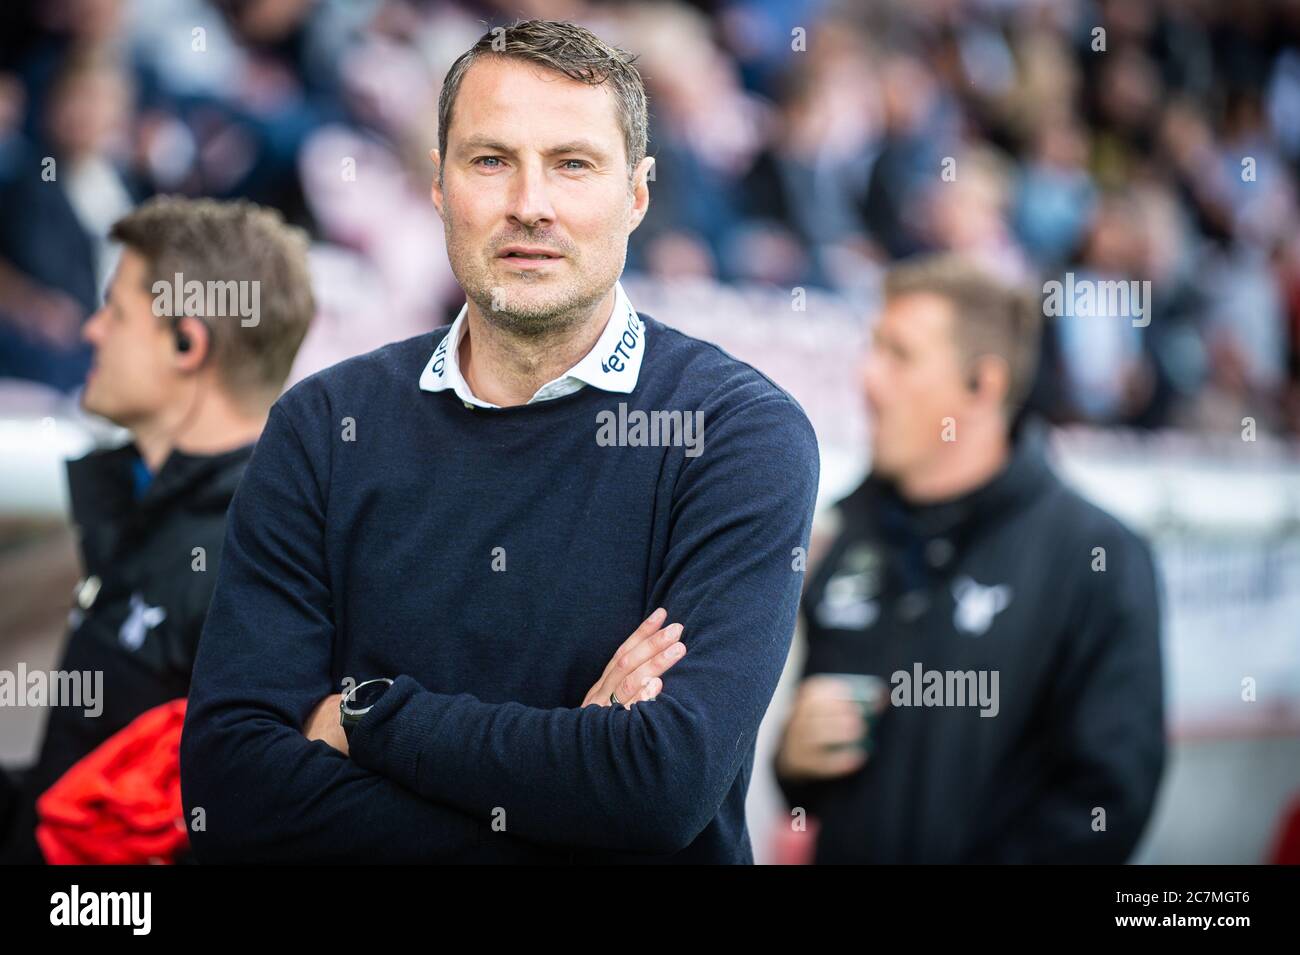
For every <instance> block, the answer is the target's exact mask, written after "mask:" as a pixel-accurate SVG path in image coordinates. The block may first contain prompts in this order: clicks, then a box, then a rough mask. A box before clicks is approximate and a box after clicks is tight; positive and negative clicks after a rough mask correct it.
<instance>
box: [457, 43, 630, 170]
mask: <svg viewBox="0 0 1300 955" xmlns="http://www.w3.org/2000/svg"><path fill="white" fill-rule="evenodd" d="M483 56H501V57H508V58H511V59H517V60H525V61H527V62H529V63H536V64H537V65H539V66H541V67H544V68H545V69H548V70H554V71H555V72H557V73H562V74H564V75H565V76H567V77H569V79H573V80H578V81H579V82H581V83H586V84H587V85H589V86H600V85H601V84H603V83H606V82H607V83H609V84H610V89H611V90H612V92H613V94H614V102H615V105H616V106H617V108H618V122H619V126H620V127H621V128H622V130H623V144H624V146H625V148H626V152H627V168H628V175H629V176H631V175H632V174H633V173H634V172H635V170H636V167H637V166H638V165H639V164H640V162H641V160H642V159H644V158H645V154H646V145H647V140H648V138H649V125H650V120H649V107H648V106H647V104H646V95H645V84H644V83H643V82H642V81H641V74H640V73H639V72H637V68H636V66H634V65H633V64H634V63H635V62H636V57H635V56H633V55H632V54H630V53H628V52H627V51H626V50H620V49H619V48H618V47H614V46H610V45H609V44H608V43H606V42H605V41H604V40H602V39H601V38H600V37H598V36H596V34H594V33H592V32H591V31H590V30H588V29H587V28H586V27H580V26H578V25H577V24H576V23H566V22H564V21H561V20H520V21H517V22H516V23H515V25H514V26H511V27H493V28H492V29H491V30H489V31H488V32H487V33H484V34H483V35H482V36H481V37H479V38H478V41H477V42H476V43H475V44H474V45H473V46H472V47H470V48H469V49H468V50H466V51H465V52H464V53H462V54H461V55H460V57H458V58H457V60H456V62H455V63H453V64H452V65H451V69H449V70H448V71H447V76H446V79H444V80H443V81H442V92H441V93H440V94H439V96H438V155H439V156H441V157H442V159H443V161H442V163H440V164H439V167H438V175H439V176H441V175H442V169H443V167H444V166H445V165H446V157H447V131H448V130H450V129H451V116H452V109H453V107H454V106H455V105H456V94H457V92H459V90H460V84H461V81H462V80H463V79H464V78H465V73H466V72H467V71H468V70H469V68H470V67H471V66H473V65H474V62H475V61H476V60H478V59H479V58H480V57H483Z"/></svg>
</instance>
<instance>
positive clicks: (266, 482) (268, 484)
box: [180, 396, 479, 862]
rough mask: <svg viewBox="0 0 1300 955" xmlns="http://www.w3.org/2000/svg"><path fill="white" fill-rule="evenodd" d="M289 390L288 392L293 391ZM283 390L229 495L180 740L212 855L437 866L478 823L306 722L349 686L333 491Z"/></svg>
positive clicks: (471, 840)
mask: <svg viewBox="0 0 1300 955" xmlns="http://www.w3.org/2000/svg"><path fill="white" fill-rule="evenodd" d="M288 397H289V396H286V398H288ZM285 401H286V399H281V401H280V402H278V403H277V404H276V405H275V406H273V408H272V409H271V413H270V416H269V418H268V421H267V424H266V428H265V430H264V432H263V434H262V437H261V439H260V440H259V442H258V444H257V447H256V449H255V450H254V452H253V456H252V459H251V460H250V462H249V465H248V468H247V470H246V471H245V473H244V477H243V480H242V482H241V483H240V486H239V489H238V490H237V491H236V493H235V497H234V499H233V501H232V502H231V506H230V511H229V515H228V518H227V524H226V541H225V547H224V553H223V555H222V560H221V564H220V567H219V570H218V581H217V587H216V590H215V592H214V594H213V598H212V603H211V606H210V609H209V613H208V616H207V621H206V623H205V625H204V629H203V634H202V637H201V639H200V642H199V650H198V654H197V658H196V660H195V665H194V673H193V678H192V683H191V690H190V696H189V704H188V709H187V712H186V717H185V727H184V732H183V735H182V740H181V754H180V756H181V789H182V802H183V804H184V807H185V813H186V818H187V819H188V820H189V822H190V830H191V832H190V841H191V843H192V845H193V848H194V851H195V855H196V857H197V858H198V859H199V860H200V861H201V862H283V861H294V862H306V861H318V862H338V861H352V862H356V861H367V862H432V861H441V860H445V859H449V858H451V857H452V856H453V855H454V854H455V853H457V852H459V851H460V850H462V849H466V848H473V847H474V846H475V845H476V844H477V842H478V839H479V826H478V823H477V822H476V821H475V820H473V819H471V818H470V817H468V816H467V815H465V814H464V813H462V812H459V811H457V810H455V809H453V808H450V807H446V806H439V805H436V804H434V803H432V802H429V801H427V800H425V799H422V798H420V797H419V796H417V795H416V794H414V793H412V792H410V791H408V790H405V789H403V788H401V787H400V786H399V785H398V784H397V783H395V782H394V781H392V780H390V779H387V778H384V777H383V776H380V775H377V774H375V773H373V772H370V771H368V770H366V769H363V768H362V767H360V766H358V765H357V764H356V763H355V762H353V761H352V760H350V759H348V758H347V757H345V756H343V755H342V754H341V753H339V752H337V751H336V750H334V749H333V748H331V747H330V746H329V745H328V744H326V743H325V742H323V741H320V740H315V741H311V740H308V739H307V738H306V737H304V736H303V735H302V729H301V728H302V726H303V724H304V723H305V721H306V719H307V717H308V715H309V714H310V712H311V710H312V709H313V708H314V707H315V706H316V705H317V704H318V703H319V702H320V701H321V700H322V699H324V698H325V697H326V696H329V695H330V694H332V693H336V692H338V686H337V684H336V683H335V682H334V681H333V680H332V679H331V656H332V645H333V637H334V623H333V611H332V607H331V599H330V591H329V586H328V575H327V571H326V567H325V559H324V541H323V535H324V520H325V506H326V499H327V493H326V492H327V488H326V487H325V486H323V484H322V483H321V482H320V480H319V477H318V475H319V474H322V473H328V469H327V467H323V466H319V467H318V466H316V462H314V461H313V460H312V459H311V457H310V456H309V455H308V453H307V452H306V450H305V448H304V446H303V444H302V442H301V441H300V440H299V438H298V435H297V432H296V431H295V429H294V427H293V425H292V423H291V421H290V419H289V414H288V413H287V412H286V411H285V407H284V406H285Z"/></svg>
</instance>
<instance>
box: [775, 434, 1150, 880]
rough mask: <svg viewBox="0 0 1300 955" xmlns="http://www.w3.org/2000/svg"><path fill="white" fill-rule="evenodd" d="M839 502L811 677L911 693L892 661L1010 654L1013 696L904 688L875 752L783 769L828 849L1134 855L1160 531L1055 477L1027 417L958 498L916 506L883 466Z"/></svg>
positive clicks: (789, 793) (816, 581)
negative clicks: (1155, 539) (1129, 521)
mask: <svg viewBox="0 0 1300 955" xmlns="http://www.w3.org/2000/svg"><path fill="white" fill-rule="evenodd" d="M838 510H839V514H840V516H841V518H842V524H841V529H840V531H839V534H838V537H837V539H836V540H835V542H834V544H833V545H832V546H831V549H830V551H829V552H828V554H827V556H826V558H825V559H824V561H822V563H821V564H820V565H819V566H818V567H817V568H815V570H814V572H813V574H812V576H811V578H810V580H809V585H808V589H807V591H806V593H805V597H804V604H803V608H802V614H803V616H804V620H805V623H806V627H807V633H808V657H807V661H806V663H805V672H804V675H805V676H807V675H809V674H814V673H835V672H841V673H866V674H875V675H877V676H879V677H882V678H883V679H885V680H886V681H889V685H888V686H887V689H888V690H889V691H890V692H891V693H893V694H896V695H897V698H898V699H904V697H903V694H904V692H906V691H909V689H910V687H909V686H908V684H907V683H904V681H903V680H901V679H898V680H895V679H894V674H895V673H897V672H899V671H903V672H905V673H906V674H907V675H908V677H909V678H914V677H915V676H916V664H920V665H921V672H922V674H924V673H925V671H931V670H933V671H954V672H972V671H973V672H974V673H976V674H978V673H979V671H985V672H986V673H987V674H991V673H992V672H993V671H996V672H997V676H998V682H997V688H998V694H997V696H998V706H997V709H996V715H994V716H981V715H980V707H979V706H969V705H968V706H953V705H947V706H934V707H931V706H907V707H905V706H899V705H895V704H894V703H893V702H892V701H891V705H890V706H889V707H888V708H887V709H886V710H885V711H884V713H883V715H882V716H881V718H880V719H879V721H878V723H877V724H876V726H875V730H874V732H873V737H872V745H871V755H870V756H869V758H868V760H867V762H866V764H865V765H864V766H863V768H862V769H860V770H858V771H857V772H855V773H853V774H851V775H849V776H845V777H841V778H839V779H836V780H829V781H819V782H813V783H808V782H801V783H792V782H791V781H789V780H779V782H780V784H781V787H782V789H783V791H784V793H785V795H786V798H787V800H788V801H789V802H790V804H791V805H792V806H802V807H804V808H805V809H806V810H807V812H808V814H809V815H811V816H815V817H817V818H818V819H819V821H820V824H821V827H820V836H819V838H818V848H817V855H816V859H817V861H818V862H825V863H832V862H1122V861H1124V860H1125V859H1126V858H1127V857H1128V856H1129V855H1130V854H1131V853H1132V851H1133V848H1134V846H1135V844H1136V843H1137V841H1138V838H1139V836H1140V835H1141V833H1142V830H1143V827H1144V825H1145V823H1146V821H1147V818H1148V816H1149V814H1150V812H1151V807H1152V803H1153V801H1154V798H1155V793H1156V788H1157V784H1158V782H1159V779H1160V775H1161V771H1162V769H1163V764H1164V758H1165V738H1164V726H1163V690H1162V680H1161V659H1160V611H1159V600H1158V593H1157V583H1156V576H1155V570H1154V566H1153V562H1152V558H1151V553H1150V551H1149V549H1148V547H1147V546H1146V544H1145V543H1143V542H1142V541H1141V540H1140V539H1139V538H1138V537H1137V536H1135V535H1134V534H1133V533H1132V532H1131V531H1129V530H1128V529H1126V528H1125V527H1124V526H1123V525H1121V524H1120V523H1119V522H1118V521H1116V520H1115V519H1114V518H1112V517H1111V516H1109V515H1108V514H1106V513H1105V512H1103V511H1102V510H1100V509H1098V508H1097V507H1095V506H1093V505H1092V504H1089V503H1087V502H1086V501H1084V500H1083V499H1082V498H1081V497H1080V496H1078V495H1077V494H1075V493H1074V492H1073V491H1071V490H1069V489H1067V488H1066V487H1065V486H1064V485H1063V484H1062V483H1061V482H1060V480H1059V479H1058V478H1057V477H1056V476H1055V475H1054V474H1053V473H1052V471H1051V470H1050V468H1049V467H1048V464H1047V461H1046V458H1045V455H1044V436H1043V433H1042V431H1041V429H1040V428H1039V427H1037V426H1036V425H1034V424H1033V423H1032V422H1031V423H1030V424H1029V425H1027V426H1026V427H1024V428H1022V429H1020V430H1019V431H1018V433H1017V436H1016V439H1015V441H1014V449H1013V453H1012V458H1011V461H1010V462H1009V464H1008V466H1007V467H1006V468H1005V469H1004V470H1003V472H1002V473H1001V474H1000V475H998V476H997V477H996V478H994V479H993V480H992V481H990V482H989V483H988V484H986V485H985V486H983V487H981V488H979V489H977V490H975V491H973V492H971V493H970V494H967V495H965V496H963V497H961V498H959V499H957V500H955V501H951V502H945V503H942V504H938V505H928V506H919V507H918V506H909V505H908V504H907V503H905V502H904V501H903V500H902V499H901V498H900V497H899V496H898V495H897V493H896V492H895V491H894V489H893V488H892V487H891V486H890V485H889V484H888V483H887V482H884V481H882V480H879V479H877V478H873V477H868V479H867V480H866V481H865V482H864V483H863V484H862V485H861V486H860V487H859V488H858V489H857V490H856V491H854V492H853V493H852V494H851V495H850V496H849V497H848V498H846V499H845V500H844V501H842V502H840V504H839V506H838ZM1097 548H1102V549H1103V550H1097ZM1103 558H1104V568H1105V569H1104V570H1101V569H1100V568H1101V567H1102V566H1103V564H1102V563H1101V561H1102V559H1103ZM1094 568H1097V569H1094ZM908 682H909V683H910V682H916V681H915V680H914V679H909V681H908ZM968 685H969V684H968ZM986 686H987V687H991V686H992V679H991V676H990V677H989V678H988V681H987V683H986ZM905 699H907V700H908V701H913V702H914V701H915V697H914V696H912V695H911V694H910V693H909V694H908V695H907V696H906V697H905ZM948 702H950V703H951V702H952V700H951V699H949V701H948ZM985 709H986V710H988V711H989V712H993V708H992V707H985ZM1099 809H1100V810H1104V816H1103V815H1102V814H1101V813H1100V812H1098V811H1097V810H1099ZM1103 822H1104V826H1105V828H1104V831H1102V830H1101V829H1100V826H1101V825H1102V823H1103Z"/></svg>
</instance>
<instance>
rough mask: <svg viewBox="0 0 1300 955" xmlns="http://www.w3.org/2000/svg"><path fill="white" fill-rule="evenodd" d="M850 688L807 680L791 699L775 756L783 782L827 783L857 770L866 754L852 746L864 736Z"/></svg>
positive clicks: (827, 679)
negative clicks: (806, 780)
mask: <svg viewBox="0 0 1300 955" xmlns="http://www.w3.org/2000/svg"><path fill="white" fill-rule="evenodd" d="M850 691H851V688H850V687H848V686H846V685H845V684H844V682H843V681H841V680H836V679H835V678H834V677H829V676H810V677H808V679H806V680H804V681H803V683H802V684H800V686H799V690H798V692H797V693H796V694H795V699H794V707H793V710H792V712H791V714H790V722H789V723H787V724H786V728H785V735H784V736H783V737H782V739H781V749H780V751H779V752H778V753H777V758H776V769H777V772H778V773H780V774H781V775H782V776H783V777H785V778H786V779H790V780H797V779H833V778H834V777H836V776H847V775H848V774H849V773H851V772H854V771H855V770H858V769H861V768H862V765H863V763H865V762H866V761H867V755H866V753H865V752H864V751H863V750H862V749H861V748H860V747H859V746H856V745H853V744H855V743H858V742H859V741H861V740H862V738H863V736H864V735H866V732H867V724H866V721H865V720H864V719H863V718H862V710H861V708H860V707H859V705H858V704H857V703H855V702H854V701H853V700H852V699H851V695H850Z"/></svg>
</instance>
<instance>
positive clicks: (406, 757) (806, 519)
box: [351, 393, 818, 853]
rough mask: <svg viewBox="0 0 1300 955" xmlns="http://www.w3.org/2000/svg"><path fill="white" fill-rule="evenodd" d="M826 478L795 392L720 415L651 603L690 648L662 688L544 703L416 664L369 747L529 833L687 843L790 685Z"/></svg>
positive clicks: (637, 845)
mask: <svg viewBox="0 0 1300 955" xmlns="http://www.w3.org/2000/svg"><path fill="white" fill-rule="evenodd" d="M817 479H818V455H817V442H816V437H815V436H814V434H813V431H812V427H811V426H810V425H809V423H808V420H807V418H806V417H805V416H804V414H803V412H802V411H801V410H800V409H799V407H798V406H797V405H796V404H794V402H793V401H791V400H790V399H789V398H787V397H785V396H784V395H780V394H772V393H768V394H766V395H764V396H762V397H756V398H754V399H751V400H749V401H747V402H745V403H743V404H740V405H738V406H736V407H734V408H733V409H729V411H728V413H727V414H725V415H723V416H721V417H720V420H719V421H717V422H716V423H715V422H712V421H709V420H708V419H707V417H706V419H705V444H704V448H703V452H702V453H701V454H700V455H699V456H698V457H694V458H686V459H685V463H684V464H683V465H682V467H681V470H680V472H679V473H678V476H677V482H676V486H675V489H674V493H673V498H672V513H671V517H670V525H671V526H670V530H669V540H668V542H667V547H666V549H665V551H664V559H663V563H662V571H661V573H660V574H659V576H658V577H657V579H656V580H655V582H654V585H653V587H652V590H651V595H650V596H651V601H652V602H651V603H650V605H649V607H648V608H647V613H648V612H649V610H650V609H653V608H654V607H655V606H663V607H665V608H666V609H667V611H668V619H669V620H670V621H678V622H681V623H682V624H683V626H684V635H683V638H682V639H683V642H684V643H685V644H686V645H687V653H686V656H685V657H684V658H683V659H682V660H681V661H679V662H678V663H677V664H676V666H674V667H673V668H672V669H671V670H669V671H668V673H667V674H665V676H664V689H663V692H662V693H661V694H660V695H659V697H658V699H657V700H656V701H654V702H652V703H644V704H637V705H635V706H633V707H632V708H631V709H630V710H627V709H624V708H622V707H606V706H587V707H582V708H578V707H574V708H555V709H540V708H535V707H529V706H524V705H521V704H519V703H510V702H507V703H493V704H489V703H485V702H482V701H480V700H478V699H477V698H475V697H473V696H471V695H468V694H457V695H451V694H439V693H432V692H428V691H426V690H424V689H423V688H422V687H421V686H420V685H419V684H418V683H417V682H416V681H415V680H414V679H412V678H411V677H410V676H401V677H399V678H398V679H397V680H396V682H395V683H394V685H393V686H392V687H391V688H390V689H389V690H388V692H387V693H385V694H384V696H383V697H382V698H381V699H380V700H379V702H378V703H377V704H376V705H375V707H374V709H372V710H371V711H370V713H369V714H367V716H366V719H365V720H364V721H362V723H361V724H360V725H359V726H358V727H357V729H356V730H354V731H353V737H352V744H351V749H352V757H353V759H355V760H356V761H357V762H358V763H360V764H361V765H362V766H365V767H368V768H371V769H374V770H376V771H378V772H381V773H383V774H384V775H386V776H388V777H390V778H391V779H394V780H396V781H397V782H400V783H401V784H402V785H404V786H408V787H410V788H411V789H413V790H414V791H416V792H418V793H420V794H421V795H422V796H424V797H426V798H429V799H434V800H437V801H440V802H445V803H447V804H449V805H452V806H456V807H458V808H460V809H463V810H465V811H467V812H470V813H472V814H475V815H484V816H486V815H491V814H498V815H499V814H500V813H501V812H502V811H504V818H505V822H506V827H507V831H509V832H510V833H511V834H513V835H516V836H521V837H523V838H525V839H528V840H530V841H539V842H548V843H560V844H566V845H570V846H581V847H591V848H601V849H613V850H630V851H645V852H658V853H671V852H677V851H680V850H682V849H684V848H685V847H686V846H688V845H690V844H691V843H692V842H693V841H694V840H695V838H696V837H697V836H698V835H699V833H700V832H702V831H703V829H704V828H705V827H706V826H707V825H708V824H709V822H710V821H711V820H712V819H713V818H714V817H715V816H716V815H717V813H718V811H719V808H720V806H721V804H722V802H723V800H724V798H725V796H726V794H727V792H728V790H730V789H731V787H732V785H733V784H734V783H735V780H736V777H737V775H738V774H739V772H740V771H741V767H742V765H743V764H744V762H745V760H746V758H747V756H748V754H749V752H750V749H751V747H752V746H753V744H754V740H755V737H756V735H757V732H758V727H759V723H760V721H761V719H762V717H763V713H764V712H765V710H766V709H767V706H768V703H769V702H770V700H771V698H772V694H773V692H774V691H775V688H776V684H777V680H778V679H779V677H780V674H781V670H782V667H783V665H784V663H785V659H786V655H787V653H788V652H789V648H790V642H791V638H792V636H793V632H794V623H795V613H796V610H797V608H798V603H799V594H800V589H801V585H802V582H803V572H802V568H803V563H802V561H801V560H798V559H796V557H797V554H796V548H805V549H806V547H807V543H808V533H809V529H810V525H811V521H812V514H813V507H814V503H815V500H816V492H817ZM637 622H638V621H629V622H628V632H631V630H632V629H633V628H634V627H635V626H636V623H637ZM596 676H598V674H595V673H593V674H592V679H593V680H594V679H595V678H596Z"/></svg>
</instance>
